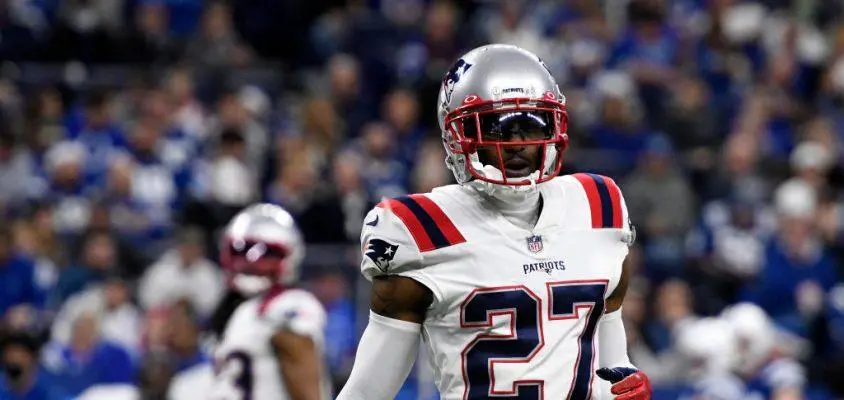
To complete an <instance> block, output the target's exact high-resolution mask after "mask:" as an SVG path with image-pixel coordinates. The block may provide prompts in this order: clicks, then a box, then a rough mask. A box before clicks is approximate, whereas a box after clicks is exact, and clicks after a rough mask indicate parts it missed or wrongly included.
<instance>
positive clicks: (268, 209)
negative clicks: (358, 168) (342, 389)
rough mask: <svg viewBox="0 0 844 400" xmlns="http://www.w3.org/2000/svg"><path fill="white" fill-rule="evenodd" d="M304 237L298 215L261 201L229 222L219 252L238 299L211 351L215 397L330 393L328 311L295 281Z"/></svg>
mask: <svg viewBox="0 0 844 400" xmlns="http://www.w3.org/2000/svg"><path fill="white" fill-rule="evenodd" d="M303 256H304V244H303V242H302V237H301V235H300V233H299V230H298V228H297V227H296V225H295V223H294V221H293V217H291V216H290V214H288V213H287V211H285V210H284V209H282V208H281V207H278V206H275V205H271V204H257V205H253V206H250V207H248V208H246V209H245V210H243V211H241V212H240V213H239V214H237V215H236V216H235V217H234V218H233V219H232V221H231V222H230V223H229V225H228V226H227V227H226V230H225V233H224V239H223V244H222V253H221V256H220V260H221V263H222V265H223V268H224V269H225V270H226V272H227V274H228V278H229V279H230V280H231V281H230V284H231V285H232V286H234V288H236V289H237V291H238V292H240V293H241V294H244V295H245V296H246V297H247V300H246V301H244V302H243V303H242V304H240V305H239V306H237V308H236V309H235V311H234V314H232V316H231V318H230V319H229V321H228V323H227V324H226V328H225V330H224V333H223V336H222V340H221V342H220V344H219V346H218V347H217V349H216V350H215V352H214V363H215V371H216V377H215V379H214V385H213V387H212V388H211V396H210V398H211V399H214V400H241V399H252V400H322V399H328V398H330V393H329V389H328V388H329V386H328V379H327V377H326V375H325V373H324V370H323V366H322V361H321V360H322V352H323V328H324V326H325V311H324V310H323V308H322V305H321V304H320V303H319V301H318V300H317V299H316V297H314V296H313V295H312V294H311V293H309V292H307V291H305V290H302V289H297V288H295V287H293V285H294V284H295V283H296V282H297V279H298V277H299V264H300V262H301V260H302V257H303Z"/></svg>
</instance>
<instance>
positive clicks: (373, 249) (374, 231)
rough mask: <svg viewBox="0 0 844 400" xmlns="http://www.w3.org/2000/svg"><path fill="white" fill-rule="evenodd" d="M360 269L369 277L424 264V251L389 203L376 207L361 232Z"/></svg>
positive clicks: (365, 221) (393, 272) (389, 273)
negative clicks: (388, 205) (386, 205)
mask: <svg viewBox="0 0 844 400" xmlns="http://www.w3.org/2000/svg"><path fill="white" fill-rule="evenodd" d="M360 243H361V251H362V257H361V258H362V260H361V266H360V267H361V272H362V273H363V276H365V277H366V278H367V279H369V280H372V278H374V277H376V276H380V275H397V274H401V273H403V272H408V271H413V270H417V269H420V268H421V267H422V253H421V252H420V250H419V248H418V247H417V246H416V242H415V241H414V239H413V236H412V235H411V233H410V231H409V230H408V229H407V228H406V227H405V225H404V224H403V222H402V221H401V219H399V217H397V216H396V215H395V214H393V212H392V211H391V210H389V209H387V208H386V207H382V206H380V205H379V206H378V207H375V208H373V209H372V210H371V211H369V213H368V214H367V215H366V218H365V219H364V225H363V229H362V230H361V234H360Z"/></svg>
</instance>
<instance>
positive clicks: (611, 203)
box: [564, 173, 636, 245]
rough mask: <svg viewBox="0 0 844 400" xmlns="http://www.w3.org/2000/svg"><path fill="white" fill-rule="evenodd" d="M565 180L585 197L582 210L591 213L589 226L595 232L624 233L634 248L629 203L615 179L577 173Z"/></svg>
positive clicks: (633, 232)
mask: <svg viewBox="0 0 844 400" xmlns="http://www.w3.org/2000/svg"><path fill="white" fill-rule="evenodd" d="M564 179H566V180H568V181H569V185H570V187H576V188H577V189H578V191H579V192H580V193H583V200H584V205H585V207H584V208H583V210H584V211H585V212H586V213H588V222H587V224H588V226H590V227H591V228H592V229H621V230H623V231H625V233H626V239H625V241H626V242H627V244H628V245H632V244H633V242H634V241H635V240H636V229H635V227H634V226H633V224H632V222H631V218H630V215H629V214H628V212H627V203H626V202H625V201H624V196H623V195H622V194H621V189H620V188H619V187H618V185H617V184H616V183H615V181H614V180H613V179H612V178H610V177H607V176H603V175H598V174H589V173H578V174H573V175H568V176H566V177H564ZM572 181H573V182H572ZM574 182H576V184H575V183H574Z"/></svg>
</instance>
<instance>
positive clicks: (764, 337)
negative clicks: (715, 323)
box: [721, 302, 777, 376]
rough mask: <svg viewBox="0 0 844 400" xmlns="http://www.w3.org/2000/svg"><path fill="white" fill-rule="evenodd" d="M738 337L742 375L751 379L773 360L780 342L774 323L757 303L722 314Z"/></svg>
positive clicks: (739, 364)
mask: <svg viewBox="0 0 844 400" xmlns="http://www.w3.org/2000/svg"><path fill="white" fill-rule="evenodd" d="M721 317H722V318H723V319H724V320H726V321H727V322H729V323H730V324H731V325H732V326H733V329H734V330H735V331H736V334H737V335H738V341H739V342H738V343H739V347H738V355H739V363H738V365H736V369H737V371H736V372H738V373H740V374H742V375H744V376H749V375H752V374H754V373H756V372H757V371H758V369H759V368H761V367H762V365H764V363H765V362H766V361H768V360H770V359H771V357H772V355H773V353H774V349H775V347H776V341H777V331H776V327H775V326H774V323H773V321H771V318H770V317H769V316H768V314H766V313H765V310H763V309H762V308H761V307H759V306H757V305H756V304H753V303H747V302H744V303H738V304H733V305H731V306H729V307H727V308H725V309H724V311H722V312H721Z"/></svg>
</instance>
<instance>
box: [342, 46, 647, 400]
mask: <svg viewBox="0 0 844 400" xmlns="http://www.w3.org/2000/svg"><path fill="white" fill-rule="evenodd" d="M438 114H439V123H440V128H441V130H442V139H443V143H444V145H445V150H446V152H447V159H446V165H447V167H448V168H449V169H450V170H451V171H452V172H453V174H454V177H455V178H456V180H457V182H458V184H457V185H449V186H445V187H440V188H437V189H434V190H433V191H432V192H431V193H425V194H415V195H410V196H405V197H399V198H394V199H387V200H384V201H382V202H381V203H380V204H379V205H378V206H377V207H375V208H374V209H373V210H372V211H370V212H369V214H368V215H367V217H366V219H365V221H364V226H363V230H362V233H361V244H362V252H363V257H362V259H363V261H362V264H361V269H362V272H363V275H364V276H366V277H367V278H368V279H371V280H372V282H373V286H372V291H371V295H372V298H371V305H370V307H371V312H370V319H369V324H368V326H367V328H366V330H365V331H364V334H363V337H362V338H361V341H360V344H359V346H358V351H357V356H356V359H355V365H354V367H353V370H352V373H351V375H350V377H349V380H348V382H347V383H346V385H345V386H344V388H343V390H342V391H341V392H340V395H339V397H338V398H339V399H341V400H386V399H392V398H393V396H394V395H395V393H396V391H397V390H398V388H399V387H400V386H401V384H402V382H403V381H404V379H405V377H406V376H407V373H408V370H409V369H410V368H411V366H412V363H413V360H414V359H415V358H416V353H417V349H418V347H419V343H420V340H422V341H424V345H425V347H426V348H427V351H428V352H429V353H430V359H431V360H432V364H433V367H434V369H435V380H436V384H437V386H438V388H439V391H440V396H441V398H442V399H444V400H455V399H471V400H475V399H487V398H495V399H523V400H538V399H560V398H568V399H589V398H613V397H615V398H616V399H647V398H649V397H650V383H649V380H648V377H647V376H646V375H645V374H644V373H643V372H641V371H639V370H637V369H636V368H635V367H634V366H633V365H632V364H631V363H630V360H629V359H628V356H627V348H626V347H627V344H626V339H625V333H624V327H623V325H622V321H621V312H620V308H621V304H622V301H623V299H624V294H625V291H626V289H627V283H628V280H629V274H630V272H629V271H628V270H627V269H626V268H624V267H623V261H624V259H625V257H626V255H627V252H628V245H629V244H630V243H631V242H632V239H633V232H632V229H631V227H630V225H629V222H628V216H627V210H626V207H625V204H624V199H623V198H622V195H621V191H620V190H619V188H618V186H616V184H615V183H614V182H613V180H612V179H610V178H608V177H604V176H599V175H593V174H586V173H583V174H575V175H571V176H562V177H558V175H559V172H560V169H561V165H562V153H563V150H564V149H565V148H566V145H567V141H568V137H567V135H566V128H567V123H568V116H567V113H566V99H565V97H563V95H562V93H561V92H560V90H559V88H558V86H557V83H556V82H555V81H554V78H553V77H552V76H551V74H550V73H549V71H548V68H547V67H546V66H545V64H544V63H543V62H542V61H541V60H540V59H539V58H538V57H537V56H536V55H534V54H532V53H530V52H528V51H525V50H523V49H521V48H518V47H515V46H510V45H497V44H496V45H488V46H483V47H479V48H477V49H474V50H472V51H470V52H469V53H467V54H465V55H464V56H463V57H461V58H460V59H459V60H458V61H457V62H456V63H455V64H454V65H453V66H452V67H451V69H450V70H449V71H448V73H447V74H446V75H445V78H444V79H443V81H442V86H441V89H440V95H439V112H438ZM596 378H597V379H596ZM604 380H606V381H608V382H607V383H604V384H602V383H601V382H604ZM610 386H611V387H610Z"/></svg>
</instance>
